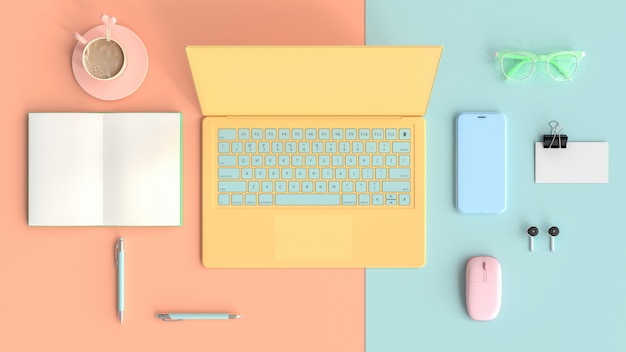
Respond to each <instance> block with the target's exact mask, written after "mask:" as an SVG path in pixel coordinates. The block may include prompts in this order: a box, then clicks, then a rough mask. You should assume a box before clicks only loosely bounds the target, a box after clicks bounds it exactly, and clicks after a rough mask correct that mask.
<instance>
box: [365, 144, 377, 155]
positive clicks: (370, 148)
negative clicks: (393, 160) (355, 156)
mask: <svg viewBox="0 0 626 352" xmlns="http://www.w3.org/2000/svg"><path fill="white" fill-rule="evenodd" d="M365 152H366V153H376V142H367V143H365Z"/></svg>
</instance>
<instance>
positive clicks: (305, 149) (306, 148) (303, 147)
mask: <svg viewBox="0 0 626 352" xmlns="http://www.w3.org/2000/svg"><path fill="white" fill-rule="evenodd" d="M309 152H311V143H310V142H300V143H298V153H301V154H307V153H309Z"/></svg>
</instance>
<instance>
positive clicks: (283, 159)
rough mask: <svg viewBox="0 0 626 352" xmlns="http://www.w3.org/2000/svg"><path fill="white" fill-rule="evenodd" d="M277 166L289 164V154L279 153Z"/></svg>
mask: <svg viewBox="0 0 626 352" xmlns="http://www.w3.org/2000/svg"><path fill="white" fill-rule="evenodd" d="M278 166H289V156H287V155H281V156H279V157H278Z"/></svg>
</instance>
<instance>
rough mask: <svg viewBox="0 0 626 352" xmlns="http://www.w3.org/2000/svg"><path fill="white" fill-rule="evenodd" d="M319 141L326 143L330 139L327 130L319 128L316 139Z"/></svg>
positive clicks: (328, 130)
mask: <svg viewBox="0 0 626 352" xmlns="http://www.w3.org/2000/svg"><path fill="white" fill-rule="evenodd" d="M317 138H319V139H320V140H323V141H327V140H329V139H330V129H328V128H320V130H319V132H318V137H317Z"/></svg>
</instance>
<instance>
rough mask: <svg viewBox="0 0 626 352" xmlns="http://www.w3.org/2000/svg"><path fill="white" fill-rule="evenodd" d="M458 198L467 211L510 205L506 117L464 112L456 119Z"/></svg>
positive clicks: (498, 210)
mask: <svg viewBox="0 0 626 352" xmlns="http://www.w3.org/2000/svg"><path fill="white" fill-rule="evenodd" d="M456 201H457V209H458V210H459V212H461V213H463V214H497V213H501V212H503V211H504V209H505V208H506V118H505V117H504V115H503V114H501V113H497V112H487V113H477V112H464V113H461V114H460V115H459V116H458V117H457V123H456Z"/></svg>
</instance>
